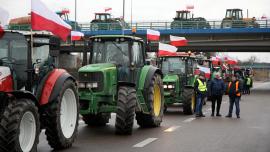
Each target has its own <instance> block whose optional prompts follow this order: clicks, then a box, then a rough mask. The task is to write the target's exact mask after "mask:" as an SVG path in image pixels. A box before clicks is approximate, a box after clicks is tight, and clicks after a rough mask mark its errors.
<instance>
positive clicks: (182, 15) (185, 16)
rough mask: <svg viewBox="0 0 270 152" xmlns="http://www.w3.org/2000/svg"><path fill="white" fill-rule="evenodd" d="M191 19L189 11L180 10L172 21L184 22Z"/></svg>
mask: <svg viewBox="0 0 270 152" xmlns="http://www.w3.org/2000/svg"><path fill="white" fill-rule="evenodd" d="M191 18H192V16H191V15H190V11H188V10H181V11H176V16H175V18H174V20H181V21H186V20H190V19H191Z"/></svg>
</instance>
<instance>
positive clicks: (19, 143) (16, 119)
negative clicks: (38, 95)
mask: <svg viewBox="0 0 270 152" xmlns="http://www.w3.org/2000/svg"><path fill="white" fill-rule="evenodd" d="M0 133H1V135H0V138H1V139H0V150H1V152H13V151H14V152H15V151H16V152H26V151H27V152H36V151H37V144H38V140H39V133H40V122H39V113H38V109H37V107H36V106H35V104H34V103H33V102H32V101H31V100H29V99H18V100H14V101H10V103H9V104H8V106H7V107H6V108H5V112H4V113H3V115H2V116H1V124H0Z"/></svg>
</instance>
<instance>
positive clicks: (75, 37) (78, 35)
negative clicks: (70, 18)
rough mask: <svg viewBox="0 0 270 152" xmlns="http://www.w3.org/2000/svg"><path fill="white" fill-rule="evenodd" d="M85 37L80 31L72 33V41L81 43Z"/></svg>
mask: <svg viewBox="0 0 270 152" xmlns="http://www.w3.org/2000/svg"><path fill="white" fill-rule="evenodd" d="M82 37H84V34H83V33H82V32H78V31H71V41H79V40H81V39H82Z"/></svg>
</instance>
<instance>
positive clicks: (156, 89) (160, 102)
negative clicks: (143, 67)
mask: <svg viewBox="0 0 270 152" xmlns="http://www.w3.org/2000/svg"><path fill="white" fill-rule="evenodd" d="M147 91H148V92H147V94H145V95H146V96H147V98H145V99H148V101H147V106H148V109H149V111H150V114H144V113H141V112H140V113H136V119H137V123H138V125H139V126H140V127H158V126H160V124H161V122H162V118H163V112H164V97H163V83H162V79H161V76H160V75H159V74H155V75H154V76H153V77H152V79H151V81H150V84H149V88H148V90H147Z"/></svg>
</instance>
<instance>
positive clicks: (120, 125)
mask: <svg viewBox="0 0 270 152" xmlns="http://www.w3.org/2000/svg"><path fill="white" fill-rule="evenodd" d="M136 103H137V98H136V90H135V89H134V88H132V87H126V86H120V87H119V90H118V100H117V110H116V121H115V133H116V134H121V135H130V134H132V129H133V124H134V117H135V108H136Z"/></svg>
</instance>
